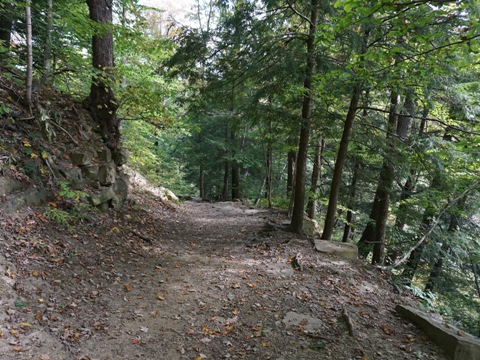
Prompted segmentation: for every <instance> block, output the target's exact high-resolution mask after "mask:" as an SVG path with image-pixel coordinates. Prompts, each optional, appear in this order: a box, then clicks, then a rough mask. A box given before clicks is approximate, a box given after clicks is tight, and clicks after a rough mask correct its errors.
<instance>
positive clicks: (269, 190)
mask: <svg viewBox="0 0 480 360" xmlns="http://www.w3.org/2000/svg"><path fill="white" fill-rule="evenodd" d="M270 128H271V123H270ZM266 185H267V202H268V208H271V207H272V189H273V145H272V141H271V140H269V141H268V149H267V178H266Z"/></svg>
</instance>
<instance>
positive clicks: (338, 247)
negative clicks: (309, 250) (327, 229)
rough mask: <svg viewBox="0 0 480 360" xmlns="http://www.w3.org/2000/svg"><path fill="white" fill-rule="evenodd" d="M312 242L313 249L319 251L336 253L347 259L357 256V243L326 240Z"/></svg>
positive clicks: (353, 258)
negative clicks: (313, 244)
mask: <svg viewBox="0 0 480 360" xmlns="http://www.w3.org/2000/svg"><path fill="white" fill-rule="evenodd" d="M314 243H315V250H317V251H319V252H321V253H324V254H332V255H336V256H338V257H341V258H343V259H347V260H355V259H357V258H358V247H357V245H354V244H350V243H343V242H338V241H328V240H315V241H314Z"/></svg>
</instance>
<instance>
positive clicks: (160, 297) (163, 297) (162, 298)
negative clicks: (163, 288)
mask: <svg viewBox="0 0 480 360" xmlns="http://www.w3.org/2000/svg"><path fill="white" fill-rule="evenodd" d="M157 299H158V300H160V301H163V300H165V296H160V295H158V296H157Z"/></svg>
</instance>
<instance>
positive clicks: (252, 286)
mask: <svg viewBox="0 0 480 360" xmlns="http://www.w3.org/2000/svg"><path fill="white" fill-rule="evenodd" d="M247 286H248V287H249V288H251V289H252V288H254V287H255V284H247Z"/></svg>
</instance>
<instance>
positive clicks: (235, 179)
mask: <svg viewBox="0 0 480 360" xmlns="http://www.w3.org/2000/svg"><path fill="white" fill-rule="evenodd" d="M241 198H242V192H241V189H240V165H238V163H237V162H236V161H235V162H233V163H232V199H241Z"/></svg>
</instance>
